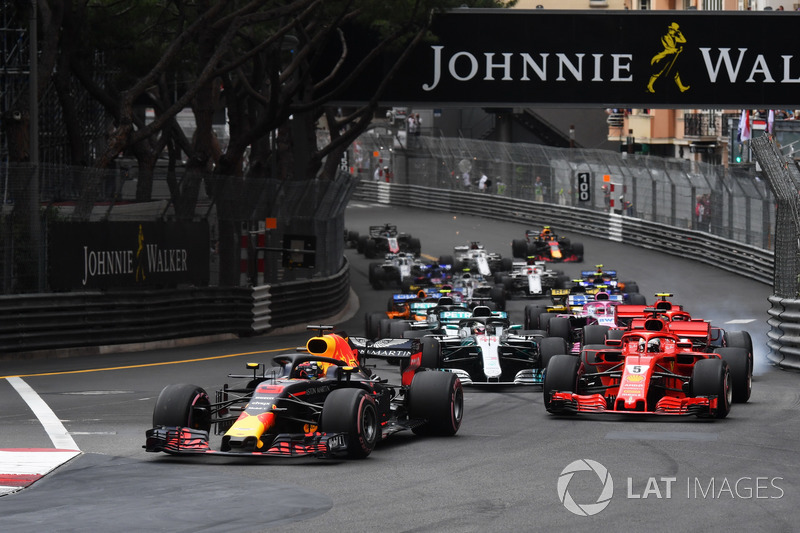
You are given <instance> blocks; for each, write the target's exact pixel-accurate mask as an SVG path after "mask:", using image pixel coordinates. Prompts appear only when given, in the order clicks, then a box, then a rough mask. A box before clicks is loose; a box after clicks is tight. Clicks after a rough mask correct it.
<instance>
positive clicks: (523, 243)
mask: <svg viewBox="0 0 800 533" xmlns="http://www.w3.org/2000/svg"><path fill="white" fill-rule="evenodd" d="M511 253H512V255H513V256H514V257H517V258H520V259H527V260H528V261H530V262H534V261H547V262H556V263H562V262H576V263H580V262H582V261H583V244H582V243H578V242H575V243H573V242H571V241H570V240H569V239H568V238H566V237H559V236H558V235H556V234H555V233H553V230H552V229H550V226H545V227H544V228H542V230H541V231H536V230H527V231H526V232H525V239H514V240H512V241H511Z"/></svg>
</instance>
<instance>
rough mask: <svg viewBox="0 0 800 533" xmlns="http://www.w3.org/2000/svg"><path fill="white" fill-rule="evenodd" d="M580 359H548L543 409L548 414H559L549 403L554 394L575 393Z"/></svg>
mask: <svg viewBox="0 0 800 533" xmlns="http://www.w3.org/2000/svg"><path fill="white" fill-rule="evenodd" d="M580 364H581V361H580V358H578V357H575V356H574V355H557V356H555V357H553V358H552V359H550V362H549V363H548V364H547V369H546V370H545V372H544V384H543V386H542V393H543V395H544V407H545V409H547V411H548V412H550V413H557V412H559V410H558V409H556V408H555V407H554V406H553V403H552V401H551V399H552V396H553V393H554V392H576V391H577V387H578V368H579V367H580Z"/></svg>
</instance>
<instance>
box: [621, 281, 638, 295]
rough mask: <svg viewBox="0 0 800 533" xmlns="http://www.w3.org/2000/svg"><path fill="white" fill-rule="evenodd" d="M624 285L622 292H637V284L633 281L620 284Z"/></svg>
mask: <svg viewBox="0 0 800 533" xmlns="http://www.w3.org/2000/svg"><path fill="white" fill-rule="evenodd" d="M622 283H623V285H625V287H624V290H625V292H628V293H630V292H639V284H638V283H636V282H635V281H624V282H622Z"/></svg>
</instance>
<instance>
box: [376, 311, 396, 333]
mask: <svg viewBox="0 0 800 533" xmlns="http://www.w3.org/2000/svg"><path fill="white" fill-rule="evenodd" d="M392 322H394V320H393V319H391V318H386V315H385V314H384V315H383V318H381V320H380V322H378V337H379V338H381V339H386V338H388V337H389V330H390V329H391V327H392Z"/></svg>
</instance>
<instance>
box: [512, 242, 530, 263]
mask: <svg viewBox="0 0 800 533" xmlns="http://www.w3.org/2000/svg"><path fill="white" fill-rule="evenodd" d="M511 255H512V256H514V257H516V258H518V259H527V257H528V241H526V240H525V239H514V240H512V241H511Z"/></svg>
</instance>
